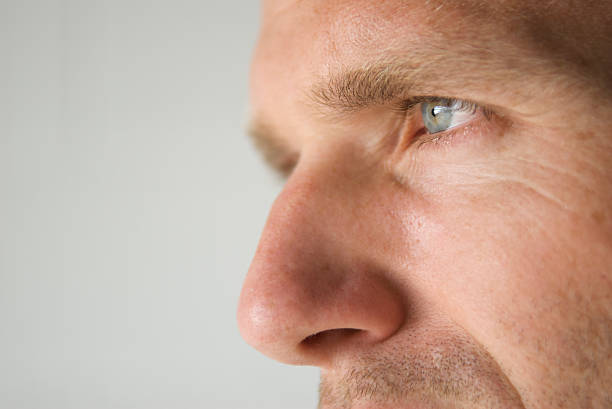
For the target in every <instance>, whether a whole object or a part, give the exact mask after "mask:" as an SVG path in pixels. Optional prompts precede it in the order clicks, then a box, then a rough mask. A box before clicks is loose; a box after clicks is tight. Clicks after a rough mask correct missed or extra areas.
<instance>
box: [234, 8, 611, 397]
mask: <svg viewBox="0 0 612 409" xmlns="http://www.w3.org/2000/svg"><path fill="white" fill-rule="evenodd" d="M573 4H574V2H569V1H558V2H541V1H540V2H535V1H533V2H522V1H502V0H498V1H484V0H483V1H479V0H473V1H470V0H468V1H441V0H440V1H433V0H432V1H411V0H390V1H384V2H383V1H371V0H370V1H368V0H363V1H362V0H352V1H341V0H337V1H331V0H303V1H297V0H296V1H289V0H271V1H265V2H264V4H263V22H262V32H261V38H260V42H259V46H258V48H257V52H256V55H255V59H254V64H253V69H252V101H251V102H252V109H253V113H254V121H253V124H254V125H253V133H254V136H255V138H256V142H257V143H258V144H259V145H260V147H262V149H263V151H264V154H265V155H266V157H267V158H268V160H269V161H270V162H271V163H272V164H273V165H274V166H276V167H278V168H279V169H280V170H281V171H284V172H286V173H287V174H288V179H287V182H286V185H285V187H284V189H283V191H282V193H281V194H280V196H279V197H278V199H277V200H276V202H275V204H274V205H273V207H272V210H271V212H270V215H269V219H268V222H267V224H266V227H265V229H264V232H263V234H262V238H261V241H260V244H259V248H258V250H257V253H256V255H255V258H254V260H253V263H252V265H251V268H250V270H249V273H248V276H247V278H246V281H245V284H244V288H243V291H242V296H241V301H240V306H239V311H238V319H239V325H240V329H241V331H242V334H243V336H244V337H245V339H246V340H247V341H248V342H249V343H251V344H252V345H253V346H254V347H255V348H257V349H259V350H260V351H261V352H263V353H265V354H267V355H269V356H271V357H272V358H275V359H278V360H280V361H282V362H287V363H292V364H304V365H315V366H319V367H320V368H321V398H320V402H321V403H320V407H321V408H326V409H327V408H363V409H373V408H384V409H388V408H393V409H406V408H468V407H469V408H474V407H479V408H480V407H482V408H506V407H507V408H515V407H525V408H562V407H572V408H609V407H612V267H611V266H612V205H611V203H612V168H611V164H612V74H611V73H612V52H610V50H611V49H612V30H611V27H612V22H611V21H610V20H612V18H611V16H612V5H611V4H610V3H609V2H591V1H585V2H581V3H580V4H579V5H574V6H575V7H574V8H572V5H573ZM576 7H578V8H576Z"/></svg>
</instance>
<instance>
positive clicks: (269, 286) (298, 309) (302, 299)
mask: <svg viewBox="0 0 612 409" xmlns="http://www.w3.org/2000/svg"><path fill="white" fill-rule="evenodd" d="M258 257H260V255H257V256H256V258H255V260H254V262H253V265H252V267H251V269H250V270H249V274H248V277H247V280H246V281H245V285H244V287H243V291H242V294H241V297H240V303H239V308H238V325H239V329H240V332H241V334H242V336H243V338H244V339H245V340H246V341H247V342H248V343H249V344H250V345H252V346H253V347H254V348H255V349H257V350H259V351H260V352H262V353H264V354H265V355H268V356H269V357H271V358H274V359H276V360H278V361H280V362H284V363H288V364H294V365H313V366H321V367H324V366H327V365H328V364H329V363H330V362H332V360H333V359H334V357H335V356H336V355H337V354H338V352H339V351H347V350H350V349H351V348H361V347H363V346H364V345H370V344H375V343H378V342H382V341H383V340H385V339H387V338H388V337H390V336H391V335H393V334H394V333H395V332H396V331H397V329H398V328H399V327H400V326H401V324H402V323H403V320H404V308H403V305H402V301H401V298H400V296H399V295H398V294H397V293H396V292H394V290H393V288H392V287H391V286H390V285H389V284H388V283H387V282H386V281H385V280H384V278H383V277H382V276H381V275H378V274H375V273H373V272H371V271H364V270H362V271H351V272H350V273H347V272H346V271H339V270H337V271H325V270H321V269H317V267H316V266H315V265H314V264H313V265H311V267H313V268H314V269H315V270H314V271H311V272H307V271H303V270H295V271H288V270H284V271H278V270H276V271H274V270H272V271H270V270H267V271H263V272H262V271H261V269H271V268H272V269H273V268H274V266H277V267H278V263H277V264H274V263H271V260H268V261H267V262H265V263H263V264H261V261H260V260H259V259H258ZM283 264H285V265H286V263H283ZM319 274H320V275H319Z"/></svg>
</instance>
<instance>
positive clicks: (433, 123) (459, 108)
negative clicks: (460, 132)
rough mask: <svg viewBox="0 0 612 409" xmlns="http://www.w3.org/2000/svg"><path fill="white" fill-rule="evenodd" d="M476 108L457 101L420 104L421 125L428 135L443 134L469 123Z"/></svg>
mask: <svg viewBox="0 0 612 409" xmlns="http://www.w3.org/2000/svg"><path fill="white" fill-rule="evenodd" d="M476 109H477V106H476V105H475V104H473V103H471V102H467V101H462V100H458V99H447V98H440V99H434V100H431V101H426V102H422V103H421V115H422V117H423V124H424V125H425V128H426V129H427V131H428V132H429V133H430V134H435V133H439V132H444V131H447V130H449V129H452V128H455V127H457V126H459V125H462V124H464V123H467V122H469V121H470V120H471V119H472V118H473V117H474V114H475V112H476Z"/></svg>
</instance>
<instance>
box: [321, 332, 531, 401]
mask: <svg viewBox="0 0 612 409" xmlns="http://www.w3.org/2000/svg"><path fill="white" fill-rule="evenodd" d="M406 333H407V335H405V336H402V338H401V339H395V340H393V341H394V342H392V343H389V345H381V346H380V347H379V348H376V349H372V350H369V351H367V352H360V353H359V355H358V356H354V355H353V356H351V355H350V354H347V355H345V356H343V357H342V359H341V360H338V361H337V365H336V366H335V367H334V369H332V370H329V371H324V372H322V374H321V384H320V387H319V393H320V399H319V408H320V409H327V408H333V409H350V408H352V407H353V406H354V405H355V404H356V403H359V402H368V403H372V404H384V405H399V404H402V403H407V402H430V403H436V404H442V405H444V404H445V403H447V404H451V405H452V407H458V408H461V407H469V408H480V407H482V408H524V406H523V404H522V402H521V398H520V396H519V394H518V393H517V391H516V389H515V388H514V387H513V386H512V384H511V383H510V381H509V380H508V378H507V377H506V376H505V375H504V373H503V372H502V370H501V369H500V367H499V366H498V365H497V363H496V362H495V361H494V360H493V358H492V357H491V355H490V354H489V353H487V352H486V350H484V348H483V347H482V346H480V345H479V344H477V343H476V342H474V341H473V340H471V339H470V338H468V337H467V336H465V335H463V334H462V333H461V332H458V331H456V330H453V329H447V328H444V329H431V328H428V329H423V328H422V329H415V330H412V331H406ZM444 406H446V405H444Z"/></svg>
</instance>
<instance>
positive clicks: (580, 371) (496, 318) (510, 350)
mask: <svg viewBox="0 0 612 409" xmlns="http://www.w3.org/2000/svg"><path fill="white" fill-rule="evenodd" d="M439 169H443V168H442V167H440V168H439ZM448 169H449V168H448V167H447V168H446V170H447V171H448ZM488 169H492V167H489V168H488ZM517 169H518V167H517V166H514V167H513V171H514V172H515V173H514V175H511V174H510V173H505V172H504V171H503V169H502V170H500V171H499V172H498V173H496V174H495V175H492V174H491V171H490V170H489V171H488V175H489V176H487V177H484V176H483V174H486V173H484V172H483V169H482V168H476V167H475V168H474V171H473V172H470V171H469V170H468V168H464V169H463V172H462V173H461V174H460V175H458V174H455V179H454V180H453V183H449V184H446V185H445V184H442V183H439V184H438V187H437V188H436V191H435V192H431V191H430V192H429V193H428V194H426V195H425V197H426V198H427V199H426V200H425V201H424V203H426V208H423V209H421V211H422V212H423V214H426V216H425V217H423V219H422V220H424V221H425V222H424V223H425V224H426V225H427V226H429V227H426V228H424V231H427V232H429V234H428V235H424V236H422V237H423V238H424V239H423V240H422V241H421V242H420V243H419V247H418V251H416V253H418V254H419V257H421V260H422V263H421V264H420V266H419V269H420V270H421V273H420V274H419V275H420V276H425V277H427V279H426V283H427V285H426V287H424V288H426V289H425V291H427V292H428V294H429V296H430V298H431V299H432V300H434V302H436V303H438V307H439V308H440V309H443V310H444V311H447V312H448V313H449V315H451V316H452V317H453V319H454V320H455V321H456V322H457V323H458V324H459V325H461V326H462V327H464V328H465V329H466V330H467V331H468V332H469V333H470V334H472V336H474V337H475V338H476V339H477V341H478V342H480V343H482V344H483V345H485V347H486V348H487V349H488V350H489V351H490V352H491V353H492V355H493V356H494V357H495V358H496V360H498V363H499V364H500V366H501V367H502V368H503V369H504V371H505V372H506V373H507V374H508V375H509V376H510V377H511V378H512V376H513V375H516V376H517V377H518V378H520V379H522V381H518V382H516V383H517V384H518V385H517V386H518V387H519V388H522V389H525V390H527V389H529V388H530V384H532V385H535V384H542V382H543V381H542V379H546V381H544V382H545V383H550V384H555V383H557V384H563V383H568V382H570V381H569V380H570V379H573V378H574V376H575V378H584V368H587V367H591V368H593V367H597V362H596V361H597V359H600V358H603V357H605V355H604V354H605V351H607V350H609V345H608V346H607V347H606V346H603V347H599V346H597V345H595V343H597V342H598V343H600V344H601V337H607V340H608V341H607V342H608V344H609V343H610V339H609V338H610V336H609V332H610V331H609V329H607V328H609V325H610V324H611V323H610V322H609V319H608V320H607V321H606V318H605V317H609V316H610V315H609V310H608V311H606V310H607V309H609V308H610V303H609V300H608V301H606V299H607V298H609V297H607V296H606V293H607V294H609V293H610V283H609V280H605V276H606V273H607V271H606V269H607V268H608V267H607V266H609V265H610V262H611V260H610V251H609V249H610V248H611V247H612V246H610V243H609V242H607V241H606V237H605V235H602V234H599V232H598V228H597V226H595V225H593V224H592V220H591V219H590V218H588V217H583V216H581V213H580V212H575V211H573V210H572V211H570V210H568V208H567V207H564V206H562V205H561V204H560V203H559V201H558V200H556V198H555V197H552V196H551V195H548V194H544V193H543V192H550V191H555V189H560V190H563V191H564V192H565V191H567V189H563V187H562V186H561V183H560V184H559V185H557V186H554V183H556V182H555V180H557V181H558V180H561V179H555V178H556V175H555V174H552V173H551V174H550V175H549V177H548V178H545V177H542V178H541V181H542V183H540V181H538V179H536V178H531V179H527V178H525V179H520V178H516V177H515V175H516V172H517ZM436 178H438V180H446V181H448V180H449V178H448V177H443V176H442V175H436ZM553 188H554V189H553ZM585 243H589V244H590V245H588V246H586V245H585ZM600 277H604V279H602V280H601V281H598V280H599V278H600ZM597 300H602V301H601V303H600V302H598V301H597ZM606 303H607V304H606ZM596 339H599V341H594V340H596ZM558 368H563V371H564V373H563V374H561V373H558V371H559V369H558ZM555 371H557V373H555ZM521 382H522V383H521ZM571 382H574V381H571ZM554 389H555V388H554V387H553V386H550V387H547V388H541V390H549V391H550V390H554Z"/></svg>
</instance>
